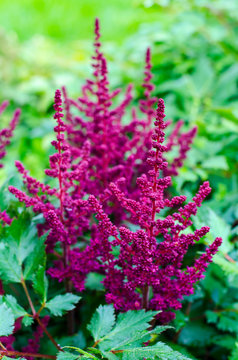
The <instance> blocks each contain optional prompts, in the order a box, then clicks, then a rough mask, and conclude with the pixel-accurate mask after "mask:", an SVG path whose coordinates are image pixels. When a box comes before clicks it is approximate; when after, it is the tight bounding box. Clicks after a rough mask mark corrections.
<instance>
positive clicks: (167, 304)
mask: <svg viewBox="0 0 238 360" xmlns="http://www.w3.org/2000/svg"><path fill="white" fill-rule="evenodd" d="M95 35H96V38H95V44H94V45H95V55H94V56H93V60H94V63H93V67H94V74H93V75H94V80H88V81H87V83H86V85H85V86H84V87H83V89H82V90H83V96H82V97H80V98H79V99H78V101H74V100H72V99H69V97H68V95H67V92H66V89H65V88H63V93H64V102H65V114H66V117H65V121H63V117H64V115H63V112H62V111H63V107H62V100H61V92H60V90H57V91H56V93H55V103H54V109H55V111H56V113H55V116H54V118H55V120H56V121H57V126H56V127H55V128H54V132H55V134H56V140H54V141H53V142H52V145H53V146H54V147H55V149H56V153H55V154H53V155H51V156H50V169H47V170H46V171H45V173H46V175H47V176H49V177H51V178H53V179H55V180H56V182H57V185H56V186H55V187H52V186H50V185H45V184H44V183H42V182H40V181H38V180H36V179H34V178H32V177H31V176H30V175H29V174H28V171H27V170H26V169H25V168H24V166H23V165H22V164H21V163H20V162H19V161H17V162H16V166H17V169H18V171H19V173H21V175H22V177H23V180H24V183H25V185H26V187H27V189H28V192H29V193H30V195H27V194H26V193H25V192H23V191H21V190H19V189H17V188H15V187H13V186H10V187H9V190H10V192H11V193H12V194H14V195H15V196H16V197H17V198H18V200H19V201H21V202H23V203H24V204H25V206H26V207H32V208H33V212H35V213H37V214H42V215H43V218H44V221H43V223H40V224H38V232H39V235H40V236H41V235H42V234H45V233H46V232H47V231H49V233H48V235H47V239H46V245H47V248H46V250H47V252H48V253H52V254H53V255H55V259H56V260H55V261H54V266H53V267H50V268H49V269H48V274H50V275H51V276H52V277H53V278H56V279H58V280H59V281H60V282H62V281H64V282H65V286H66V290H67V291H71V290H72V288H73V286H74V287H75V289H76V290H77V291H82V290H83V289H84V286H85V278H86V275H87V274H88V273H90V272H98V273H101V274H103V275H105V278H104V281H103V283H104V286H105V289H106V291H107V293H106V299H107V302H109V303H113V304H114V306H115V307H116V308H117V309H120V310H123V311H126V310H129V309H139V308H145V309H155V310H162V311H163V312H162V313H161V314H160V318H161V320H163V321H167V320H169V319H171V318H172V316H173V315H172V313H170V312H165V310H166V311H167V310H170V309H171V310H174V309H178V308H180V306H181V303H180V300H181V299H182V297H183V296H185V295H188V294H191V293H192V291H193V285H194V283H195V282H196V281H197V280H199V279H201V277H202V276H203V273H204V270H205V268H206V267H207V265H208V263H209V262H210V261H211V256H212V255H213V254H214V253H215V252H216V251H217V249H218V246H219V244H220V242H221V239H220V238H218V239H216V240H215V242H214V243H213V244H212V245H211V246H210V247H209V248H208V250H207V252H206V253H205V254H204V255H203V256H202V257H200V258H199V259H198V260H196V261H195V263H194V265H193V266H191V267H188V268H187V269H185V270H184V269H183V264H182V262H183V258H184V255H185V254H186V252H187V250H188V247H189V245H192V244H194V243H195V242H196V241H198V240H199V239H200V238H201V237H203V236H204V235H206V233H207V232H208V231H209V228H208V227H203V228H201V229H198V230H196V231H195V232H194V233H191V234H185V233H184V230H186V229H187V228H188V227H189V226H190V225H191V224H192V222H191V219H190V218H191V216H192V215H195V214H196V211H197V207H199V206H200V205H201V202H202V200H203V199H204V198H205V197H206V196H207V195H208V194H209V193H210V191H211V189H210V186H209V183H208V182H205V183H204V184H203V185H202V186H201V187H200V190H199V192H198V194H197V195H196V196H195V197H194V198H193V201H191V202H189V203H188V204H187V205H184V206H182V204H183V202H184V201H185V200H186V197H185V196H177V197H174V198H172V199H169V195H168V192H167V191H166V192H165V190H166V189H167V188H168V187H169V186H170V185H171V179H170V176H169V175H177V174H178V168H179V167H181V166H182V163H183V160H184V159H185V157H186V153H187V151H188V150H189V147H190V145H191V142H192V139H193V137H194V135H195V133H196V128H193V129H191V130H190V131H189V132H187V133H184V134H180V129H181V127H182V125H183V123H182V121H179V122H178V123H177V125H176V126H175V128H174V130H173V131H172V133H171V134H170V136H169V138H168V142H167V145H163V142H164V130H165V128H166V127H167V125H168V124H169V123H170V122H167V123H165V122H164V121H163V118H164V116H165V115H164V103H163V100H161V99H159V100H158V110H157V113H155V110H154V105H155V102H156V101H157V99H156V98H155V97H153V96H152V91H153V89H154V86H153V85H152V83H151V79H152V74H151V55H150V50H149V49H148V50H147V53H146V67H145V78H144V83H143V87H144V89H145V94H144V95H145V99H143V100H141V101H140V103H139V109H140V111H141V112H142V114H144V115H143V116H144V117H143V119H139V118H138V116H137V114H136V110H135V109H133V110H132V121H131V123H130V124H128V125H124V124H123V122H122V117H123V115H124V113H125V109H126V107H127V106H128V105H129V103H130V101H131V98H132V96H131V86H129V87H128V90H127V93H126V96H125V98H124V100H123V102H122V103H121V104H120V105H118V106H116V107H112V103H113V101H112V100H113V98H114V97H115V96H116V95H117V94H118V93H119V90H115V91H113V92H110V91H109V86H108V85H109V84H108V78H107V64H106V60H105V57H104V55H103V53H102V52H101V44H100V41H99V39H100V33H99V22H98V20H96V24H95ZM72 106H73V107H76V108H77V109H79V110H80V111H81V113H82V114H83V117H79V116H75V115H73V113H72V111H71V110H72ZM155 114H156V121H155V130H154V131H152V129H151V126H150V125H151V122H152V119H154V116H155ZM174 146H178V148H179V155H178V156H177V157H176V158H175V159H174V161H173V162H172V163H171V164H169V165H168V163H167V162H166V160H165V158H166V153H167V152H168V151H170V150H171V149H172V148H173V147H174ZM145 174H147V175H145ZM88 194H90V197H89V199H88V200H87V196H88ZM101 205H103V209H104V210H102V206H101ZM174 207H175V211H174V213H172V214H168V215H163V216H164V217H158V216H159V214H161V211H162V213H163V214H164V213H165V209H166V208H168V210H169V211H170V212H171V210H170V208H174ZM124 209H125V210H126V211H124ZM92 211H96V212H97V218H98V220H99V224H98V226H97V225H96V223H95V221H94V220H93V219H92V217H91V214H90V212H92ZM109 215H110V218H113V219H114V225H113V224H112V222H111V220H110V218H109V217H108V216H109ZM127 224H131V225H132V226H138V230H136V231H132V230H130V228H129V225H128V227H126V226H125V225H127ZM122 225H123V226H122ZM88 234H90V236H91V238H90V241H89V239H88ZM86 235H87V236H86ZM59 245H60V247H61V250H60V249H59ZM118 252H119V253H118ZM117 253H118V254H117Z"/></svg>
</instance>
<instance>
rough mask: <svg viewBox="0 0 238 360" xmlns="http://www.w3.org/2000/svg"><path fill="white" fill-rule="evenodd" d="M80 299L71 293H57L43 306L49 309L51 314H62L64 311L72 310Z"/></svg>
mask: <svg viewBox="0 0 238 360" xmlns="http://www.w3.org/2000/svg"><path fill="white" fill-rule="evenodd" d="M80 299H81V297H80V296H77V295H74V294H71V293H67V294H64V295H57V296H55V297H54V298H53V299H51V300H50V301H48V302H47V303H46V304H45V307H46V308H47V309H48V310H50V312H51V314H52V315H55V316H62V315H63V314H64V313H65V312H66V311H69V310H73V309H74V308H75V305H76V304H77V303H78V302H79V300H80Z"/></svg>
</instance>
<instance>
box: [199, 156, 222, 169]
mask: <svg viewBox="0 0 238 360" xmlns="http://www.w3.org/2000/svg"><path fill="white" fill-rule="evenodd" d="M202 167H203V168H204V169H212V170H228V169H229V166H228V164H227V160H226V158H225V156H223V155H217V156H212V157H209V159H206V160H205V161H203V163H202Z"/></svg>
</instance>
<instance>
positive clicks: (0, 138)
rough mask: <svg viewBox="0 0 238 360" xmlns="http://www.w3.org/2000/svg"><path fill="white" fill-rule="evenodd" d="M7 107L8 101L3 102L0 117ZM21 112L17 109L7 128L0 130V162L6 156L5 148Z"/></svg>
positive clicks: (0, 166) (1, 165) (0, 107)
mask: <svg viewBox="0 0 238 360" xmlns="http://www.w3.org/2000/svg"><path fill="white" fill-rule="evenodd" d="M7 106H8V101H6V100H5V101H3V103H2V104H1V105H0V115H1V114H2V113H3V112H4V110H5V109H6V107H7ZM20 114H21V110H20V109H17V110H16V111H15V112H14V114H13V117H12V120H11V121H10V123H9V126H8V127H7V128H5V129H2V130H0V160H1V159H3V158H4V156H5V155H6V147H7V145H9V144H10V140H11V138H12V136H13V132H14V130H15V128H16V125H17V123H18V122H19V118H20ZM2 167H3V164H2V163H0V168H2Z"/></svg>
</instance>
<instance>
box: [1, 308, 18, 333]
mask: <svg viewBox="0 0 238 360" xmlns="http://www.w3.org/2000/svg"><path fill="white" fill-rule="evenodd" d="M14 323H15V319H14V315H13V312H12V310H11V309H10V308H9V307H7V305H6V304H1V305H0V336H8V335H11V334H12V333H13V330H14Z"/></svg>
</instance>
